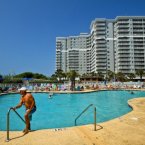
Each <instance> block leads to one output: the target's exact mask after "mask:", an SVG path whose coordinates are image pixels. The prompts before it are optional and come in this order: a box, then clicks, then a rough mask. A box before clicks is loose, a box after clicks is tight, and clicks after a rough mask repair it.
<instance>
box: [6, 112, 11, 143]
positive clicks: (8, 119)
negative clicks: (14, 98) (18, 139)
mask: <svg viewBox="0 0 145 145" xmlns="http://www.w3.org/2000/svg"><path fill="white" fill-rule="evenodd" d="M10 110H11V109H10ZM10 110H9V111H8V113H7V139H6V142H8V141H9V140H10V138H9V129H10V126H9V125H10V123H9V122H10V117H9V115H10Z"/></svg>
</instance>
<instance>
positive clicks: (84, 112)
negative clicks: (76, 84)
mask: <svg viewBox="0 0 145 145" xmlns="http://www.w3.org/2000/svg"><path fill="white" fill-rule="evenodd" d="M92 106H94V105H93V104H90V105H89V106H87V107H86V108H85V109H84V110H83V111H82V112H81V113H80V114H79V115H78V116H77V117H76V119H75V126H76V125H77V119H78V118H80V117H81V116H82V114H83V113H85V112H86V111H87V110H88V109H89V108H90V107H92ZM94 131H96V107H95V106H94Z"/></svg>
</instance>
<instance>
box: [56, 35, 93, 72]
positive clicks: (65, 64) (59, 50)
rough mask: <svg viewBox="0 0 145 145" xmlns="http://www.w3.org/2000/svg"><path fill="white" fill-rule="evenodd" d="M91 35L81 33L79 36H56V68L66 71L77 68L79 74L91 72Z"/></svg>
mask: <svg viewBox="0 0 145 145" xmlns="http://www.w3.org/2000/svg"><path fill="white" fill-rule="evenodd" d="M90 40H91V39H90V35H89V34H87V33H81V34H80V35H79V36H69V37H57V38H56V69H62V70H63V71H64V72H68V71H70V70H75V71H77V72H78V73H79V74H84V73H86V72H90V64H89V63H90V62H89V57H88V55H89V52H90V48H91V42H90Z"/></svg>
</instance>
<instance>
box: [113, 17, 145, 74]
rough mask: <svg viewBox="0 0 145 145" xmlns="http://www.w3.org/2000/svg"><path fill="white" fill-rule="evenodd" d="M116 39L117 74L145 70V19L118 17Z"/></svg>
mask: <svg viewBox="0 0 145 145" xmlns="http://www.w3.org/2000/svg"><path fill="white" fill-rule="evenodd" d="M114 37H115V38H116V41H115V43H114V49H115V52H116V53H115V72H122V73H124V74H128V73H135V72H136V70H139V69H143V70H145V17H133V16H132V17H117V18H116V19H115V22H114Z"/></svg>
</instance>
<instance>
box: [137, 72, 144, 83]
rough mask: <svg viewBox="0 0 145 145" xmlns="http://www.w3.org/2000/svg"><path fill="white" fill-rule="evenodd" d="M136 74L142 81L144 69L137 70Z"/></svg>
mask: <svg viewBox="0 0 145 145" xmlns="http://www.w3.org/2000/svg"><path fill="white" fill-rule="evenodd" d="M136 75H138V76H139V77H140V80H141V81H142V76H143V75H144V70H143V69H139V70H137V71H136Z"/></svg>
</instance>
